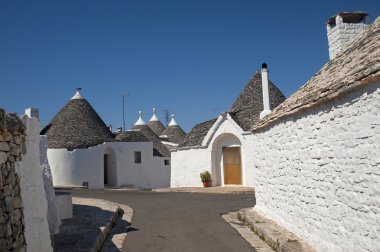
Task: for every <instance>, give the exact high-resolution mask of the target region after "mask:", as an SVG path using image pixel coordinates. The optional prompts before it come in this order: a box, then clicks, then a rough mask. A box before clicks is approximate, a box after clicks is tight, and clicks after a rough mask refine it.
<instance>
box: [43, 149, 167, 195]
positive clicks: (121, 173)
mask: <svg viewBox="0 0 380 252" xmlns="http://www.w3.org/2000/svg"><path fill="white" fill-rule="evenodd" d="M135 151H141V159H142V163H141V164H135V162H134V152H135ZM104 154H108V155H109V156H108V166H109V168H110V169H109V172H108V180H109V185H111V186H117V187H119V186H134V187H140V188H157V187H168V186H169V185H170V166H168V165H164V159H169V160H170V158H162V157H154V156H153V145H152V143H151V142H119V143H109V142H107V143H104V144H101V145H98V146H94V147H90V148H88V149H77V150H74V151H68V150H67V149H48V159H49V163H50V167H51V170H52V175H53V183H54V185H55V186H63V185H64V186H72V185H77V186H78V185H82V183H83V182H89V188H91V189H100V188H104V166H103V165H104ZM115 168H116V169H115Z"/></svg>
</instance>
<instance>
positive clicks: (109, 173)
mask: <svg viewBox="0 0 380 252" xmlns="http://www.w3.org/2000/svg"><path fill="white" fill-rule="evenodd" d="M103 175H104V176H103V178H104V186H117V185H118V183H117V163H116V153H115V151H114V150H113V149H112V148H111V147H107V148H106V149H105V150H104V153H103Z"/></svg>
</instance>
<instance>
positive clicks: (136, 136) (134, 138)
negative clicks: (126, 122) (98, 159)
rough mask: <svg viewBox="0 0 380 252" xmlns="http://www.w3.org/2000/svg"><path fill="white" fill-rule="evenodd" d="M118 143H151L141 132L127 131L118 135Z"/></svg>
mask: <svg viewBox="0 0 380 252" xmlns="http://www.w3.org/2000/svg"><path fill="white" fill-rule="evenodd" d="M115 139H116V141H120V142H149V141H148V139H147V138H146V137H145V136H144V135H143V134H142V133H141V131H140V130H133V129H132V130H127V131H123V132H118V133H116V136H115Z"/></svg>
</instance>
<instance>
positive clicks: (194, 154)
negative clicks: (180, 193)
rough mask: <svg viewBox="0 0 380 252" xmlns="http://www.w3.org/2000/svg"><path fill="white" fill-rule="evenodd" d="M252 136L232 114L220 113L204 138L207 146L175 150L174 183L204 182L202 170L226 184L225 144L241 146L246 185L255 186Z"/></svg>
mask: <svg viewBox="0 0 380 252" xmlns="http://www.w3.org/2000/svg"><path fill="white" fill-rule="evenodd" d="M248 137H250V136H249V135H246V134H244V133H243V130H242V129H241V128H240V127H239V125H237V124H236V122H235V121H234V120H233V119H232V118H231V117H230V116H229V115H228V114H225V115H220V116H219V118H218V120H217V121H216V122H215V124H214V125H213V127H212V128H211V129H210V131H209V133H208V134H207V135H206V137H205V139H204V140H203V143H202V145H203V147H201V148H199V147H198V148H190V149H182V150H176V151H173V152H172V153H171V157H172V165H171V170H172V171H171V183H170V186H171V187H199V186H203V185H202V182H201V180H200V176H199V174H200V173H201V172H203V171H205V170H207V171H209V172H210V173H211V174H212V180H213V185H214V186H217V185H222V186H223V185H224V174H223V158H222V148H223V147H233V146H240V147H241V155H242V185H244V186H253V182H252V181H253V179H252V177H253V176H254V174H253V166H252V160H251V158H250V155H249V154H250V153H249V154H248V153H247V150H248V149H247V146H246V139H247V138H248Z"/></svg>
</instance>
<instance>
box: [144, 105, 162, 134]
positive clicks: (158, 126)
mask: <svg viewBox="0 0 380 252" xmlns="http://www.w3.org/2000/svg"><path fill="white" fill-rule="evenodd" d="M148 126H149V128H150V129H151V130H153V132H154V133H156V135H157V136H160V135H161V134H162V132H163V131H164V130H165V129H166V127H165V126H164V125H163V124H162V122H161V121H160V119H158V117H157V115H156V109H155V108H154V109H153V116H152V118H150V120H149V123H148Z"/></svg>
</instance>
